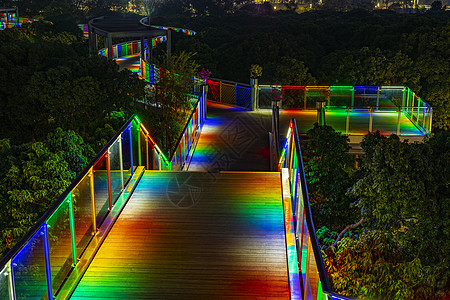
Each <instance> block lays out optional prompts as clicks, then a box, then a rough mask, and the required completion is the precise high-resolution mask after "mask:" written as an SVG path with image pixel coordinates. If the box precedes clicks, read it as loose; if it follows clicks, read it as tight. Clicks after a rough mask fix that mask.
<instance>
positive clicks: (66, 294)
mask: <svg viewBox="0 0 450 300" xmlns="http://www.w3.org/2000/svg"><path fill="white" fill-rule="evenodd" d="M144 173H145V168H144V167H142V166H140V167H137V168H136V170H135V171H134V175H133V177H132V178H131V179H130V181H129V182H128V184H127V186H126V187H125V188H124V190H123V192H122V194H121V195H120V196H119V198H118V199H117V202H116V203H115V204H114V206H113V208H112V210H111V211H110V212H109V213H108V215H107V216H106V218H105V220H104V221H103V224H102V225H101V226H100V228H98V231H97V234H96V235H95V236H94V237H92V240H91V242H90V244H89V246H88V247H87V248H86V250H85V251H84V253H83V255H82V256H81V258H80V259H79V261H78V263H77V266H76V267H75V268H74V269H73V270H72V272H71V273H70V275H69V276H68V277H67V279H66V281H65V283H64V285H63V286H62V287H61V290H60V291H59V292H58V294H57V296H56V298H55V299H69V298H70V297H71V296H72V294H73V293H74V291H75V289H76V287H77V286H78V284H79V283H80V281H81V279H82V278H83V276H84V274H85V273H86V271H87V269H88V268H89V266H90V264H91V262H92V260H93V259H94V257H95V255H96V254H97V251H98V250H99V249H100V247H101V245H102V244H103V242H104V241H105V239H106V237H107V236H108V233H109V232H110V231H111V228H112V227H113V226H114V224H115V222H116V220H117V219H118V218H119V216H120V213H121V212H122V210H123V209H124V208H125V205H126V204H127V203H128V200H129V199H130V198H131V196H132V195H133V192H134V190H135V189H136V187H137V185H138V184H139V181H140V180H141V178H142V176H143V175H144Z"/></svg>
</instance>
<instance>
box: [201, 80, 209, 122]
mask: <svg viewBox="0 0 450 300" xmlns="http://www.w3.org/2000/svg"><path fill="white" fill-rule="evenodd" d="M202 93H203V96H202V98H203V99H202V101H203V116H202V121H203V120H205V119H206V110H207V107H208V104H207V100H208V99H207V97H208V85H204V86H203V89H202Z"/></svg>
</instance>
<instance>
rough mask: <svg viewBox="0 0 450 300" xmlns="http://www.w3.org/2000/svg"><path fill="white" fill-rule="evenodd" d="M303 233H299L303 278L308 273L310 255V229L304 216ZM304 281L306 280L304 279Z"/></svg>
mask: <svg viewBox="0 0 450 300" xmlns="http://www.w3.org/2000/svg"><path fill="white" fill-rule="evenodd" d="M301 226H302V231H301V232H299V237H298V239H299V250H298V251H300V253H299V256H300V259H301V261H300V269H301V270H302V274H303V276H305V272H306V265H307V261H308V260H307V258H308V256H307V254H308V239H309V233H308V229H307V228H308V227H307V225H306V218H305V216H304V215H303V216H302V225H301ZM303 279H304V278H303Z"/></svg>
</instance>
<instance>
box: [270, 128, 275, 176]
mask: <svg viewBox="0 0 450 300" xmlns="http://www.w3.org/2000/svg"><path fill="white" fill-rule="evenodd" d="M272 130H273V125H272ZM272 140H273V133H272V132H269V145H270V170H271V171H273V170H274V168H273V165H274V162H273V155H274V154H273V152H274V151H273V142H272Z"/></svg>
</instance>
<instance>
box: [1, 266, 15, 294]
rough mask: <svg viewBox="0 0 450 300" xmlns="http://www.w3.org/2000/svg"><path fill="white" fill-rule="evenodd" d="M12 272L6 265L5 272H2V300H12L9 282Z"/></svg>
mask: <svg viewBox="0 0 450 300" xmlns="http://www.w3.org/2000/svg"><path fill="white" fill-rule="evenodd" d="M10 276H11V274H10V271H9V266H8V265H6V266H5V267H4V268H3V270H1V271H0V299H2V300H3V299H5V300H6V299H12V297H11V296H10V292H9V281H10Z"/></svg>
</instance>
